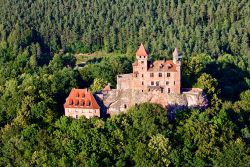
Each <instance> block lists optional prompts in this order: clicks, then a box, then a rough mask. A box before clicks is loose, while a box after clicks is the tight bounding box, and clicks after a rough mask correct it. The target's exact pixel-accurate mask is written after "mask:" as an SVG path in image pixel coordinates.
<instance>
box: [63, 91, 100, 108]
mask: <svg viewBox="0 0 250 167" xmlns="http://www.w3.org/2000/svg"><path fill="white" fill-rule="evenodd" d="M64 108H81V109H100V106H99V105H98V104H97V102H96V99H95V97H94V96H93V94H92V93H91V92H90V91H89V90H88V89H72V90H71V92H70V94H69V96H68V97H67V99H66V102H65V104H64Z"/></svg>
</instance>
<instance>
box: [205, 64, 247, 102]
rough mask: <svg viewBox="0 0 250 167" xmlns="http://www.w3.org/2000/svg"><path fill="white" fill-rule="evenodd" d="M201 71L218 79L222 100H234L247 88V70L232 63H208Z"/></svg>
mask: <svg viewBox="0 0 250 167" xmlns="http://www.w3.org/2000/svg"><path fill="white" fill-rule="evenodd" d="M203 72H206V73H209V74H210V75H212V76H213V77H214V78H216V79H217V80H218V88H219V89H220V90H221V93H220V95H221V98H222V99H223V100H232V101H236V100H237V99H239V95H240V93H241V92H242V91H245V90H247V89H248V88H249V85H248V84H247V82H246V78H249V77H250V75H249V72H248V71H244V70H242V69H240V68H239V67H237V66H236V65H234V64H233V63H218V62H217V63H215V62H213V63H210V64H208V65H207V66H206V68H205V69H204V71H203Z"/></svg>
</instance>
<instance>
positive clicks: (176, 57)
mask: <svg viewBox="0 0 250 167" xmlns="http://www.w3.org/2000/svg"><path fill="white" fill-rule="evenodd" d="M181 59H182V55H181V54H180V53H179V51H178V49H177V48H175V50H174V52H173V63H174V64H175V65H176V71H177V73H176V75H175V77H174V80H175V88H174V89H175V92H176V93H178V94H180V93H181Z"/></svg>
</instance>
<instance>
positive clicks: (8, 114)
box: [0, 0, 250, 167]
mask: <svg viewBox="0 0 250 167" xmlns="http://www.w3.org/2000/svg"><path fill="white" fill-rule="evenodd" d="M0 11H1V12H0V128H1V130H0V148H1V149H0V166H69V167H71V166H119V167H122V166H138V167H139V166H143V167H144V166H218V167H219V166H221V167H222V166H223V167H224V166H228V167H231V166H232V167H236V166H237V167H241V166H246V167H247V166H250V147H249V146H250V2H249V1H248V0H202V1H194V0H152V1H149V0H146V1H143V0H119V1H118V0H85V1H80V0H0ZM141 42H142V43H144V44H145V46H146V48H147V49H148V51H149V52H150V59H164V58H167V59H169V58H171V53H172V51H173V50H174V48H175V47H177V48H179V50H180V51H181V52H182V54H183V65H182V87H199V88H202V89H203V90H204V91H205V92H206V94H207V97H208V99H209V107H208V108H207V109H205V110H201V109H185V110H178V111H177V113H176V118H175V119H174V120H173V119H172V120H171V119H169V117H168V112H167V111H166V109H165V108H163V107H162V106H159V105H156V104H148V103H143V104H140V105H137V106H134V107H132V108H130V109H129V111H128V112H127V113H126V114H120V115H118V116H115V117H110V118H92V119H86V118H84V117H82V118H80V119H78V120H76V119H72V118H68V117H65V116H63V115H64V109H63V104H64V102H65V98H66V97H67V96H68V94H69V92H70V90H71V89H72V88H86V87H90V89H91V90H92V91H93V92H95V91H98V90H101V89H102V88H103V87H104V85H105V84H107V83H111V85H112V86H113V87H115V84H116V75H118V74H121V73H128V72H131V70H132V65H131V64H132V63H133V61H134V59H135V51H136V49H137V47H138V45H139V44H140V43H141ZM97 51H101V52H102V53H103V54H104V55H105V54H106V55H107V56H103V57H102V58H95V57H94V58H93V59H90V60H88V61H87V62H86V65H85V66H84V67H82V68H75V66H76V57H75V54H78V53H95V52H97Z"/></svg>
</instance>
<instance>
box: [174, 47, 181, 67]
mask: <svg viewBox="0 0 250 167" xmlns="http://www.w3.org/2000/svg"><path fill="white" fill-rule="evenodd" d="M181 59H182V55H181V54H180V53H179V51H178V49H177V48H175V49H174V52H173V62H174V64H181Z"/></svg>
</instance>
